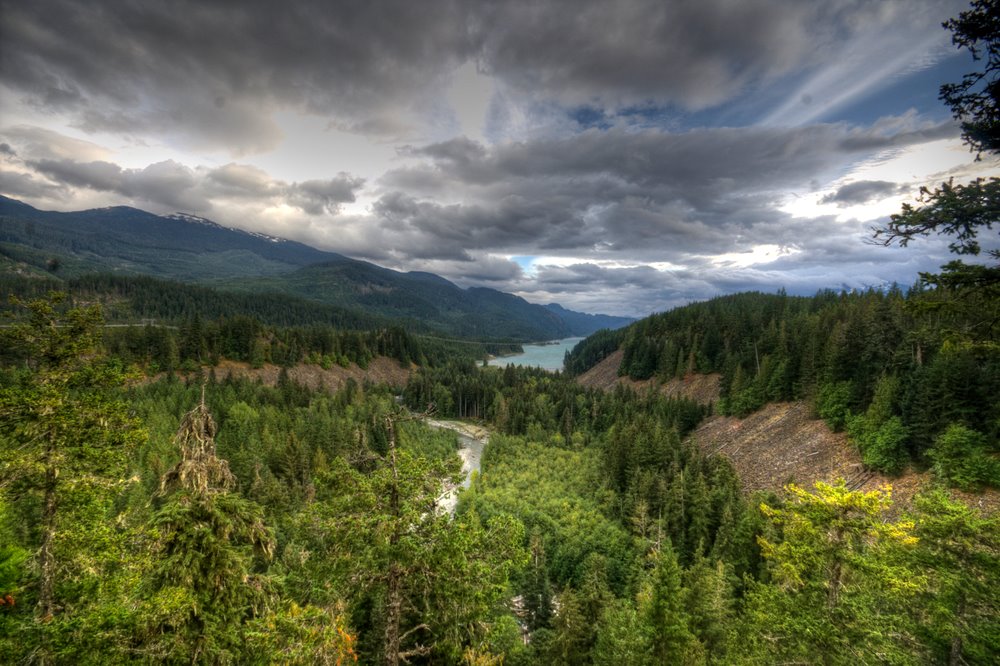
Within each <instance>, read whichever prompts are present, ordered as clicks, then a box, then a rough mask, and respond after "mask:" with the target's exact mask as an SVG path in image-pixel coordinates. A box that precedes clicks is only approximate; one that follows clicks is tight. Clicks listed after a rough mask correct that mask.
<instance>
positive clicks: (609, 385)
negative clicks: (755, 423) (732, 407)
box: [576, 350, 722, 405]
mask: <svg viewBox="0 0 1000 666" xmlns="http://www.w3.org/2000/svg"><path fill="white" fill-rule="evenodd" d="M623 355H624V352H623V351H621V350H618V351H615V352H612V353H611V355H610V356H608V357H606V358H605V359H604V360H602V361H600V362H599V363H598V364H597V365H595V366H594V367H592V368H591V369H590V370H587V371H586V372H585V373H583V374H582V375H580V376H578V377H577V378H576V381H577V383H579V384H580V385H581V386H585V387H587V388H596V389H601V390H605V391H607V390H611V389H613V388H615V387H616V386H626V387H628V388H632V389H636V390H640V391H642V390H648V389H649V388H651V387H656V388H657V390H658V391H659V392H660V393H662V394H663V395H666V396H670V397H678V398H687V399H689V400H694V401H695V402H699V403H701V404H703V405H707V404H710V403H714V402H717V401H718V400H719V381H720V380H721V378H722V376H721V375H719V374H718V373H712V374H707V375H702V374H690V375H686V376H684V377H683V378H679V379H678V378H677V377H671V378H670V379H668V380H667V381H665V382H660V381H659V380H656V379H652V378H650V379H642V380H639V379H632V378H631V377H623V376H621V375H620V374H618V373H619V370H620V369H621V363H622V357H623Z"/></svg>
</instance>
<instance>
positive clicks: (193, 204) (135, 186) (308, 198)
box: [5, 159, 364, 215]
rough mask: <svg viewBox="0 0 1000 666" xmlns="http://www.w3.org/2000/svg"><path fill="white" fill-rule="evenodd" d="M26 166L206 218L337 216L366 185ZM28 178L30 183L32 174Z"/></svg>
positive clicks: (165, 169)
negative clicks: (241, 207)
mask: <svg viewBox="0 0 1000 666" xmlns="http://www.w3.org/2000/svg"><path fill="white" fill-rule="evenodd" d="M25 165H26V166H27V167H29V168H31V169H33V170H34V171H35V173H37V174H41V175H44V176H45V177H46V178H47V179H49V180H50V181H53V182H54V183H57V184H58V185H59V186H62V187H64V188H65V187H69V188H81V189H86V190H93V191H97V192H110V193H114V194H117V195H120V196H122V197H125V198H126V199H128V200H129V201H131V202H133V203H138V204H143V203H147V204H148V203H152V204H156V205H157V206H158V207H159V208H161V209H169V210H183V211H193V212H198V213H202V214H211V213H212V211H213V209H214V208H216V207H217V206H218V207H225V206H226V205H227V204H250V205H254V206H257V207H258V208H264V207H267V206H270V205H274V204H285V205H288V206H294V207H295V208H298V209H299V210H301V211H302V212H304V213H305V214H307V215H323V214H336V213H337V212H338V211H339V207H340V205H341V204H343V203H348V202H352V201H354V200H355V192H356V191H357V190H358V189H360V188H361V187H362V186H363V185H364V179H361V178H357V177H355V176H352V175H350V174H347V173H340V174H338V175H337V176H335V177H334V178H329V179H324V180H308V181H303V182H295V183H286V182H283V181H280V180H276V179H274V178H271V177H270V176H269V175H268V174H267V173H265V172H263V171H261V170H260V169H257V168H256V167H252V166H247V165H240V164H227V165H225V166H222V167H218V168H216V169H192V168H190V167H187V166H185V165H183V164H179V163H178V162H175V161H173V160H165V161H162V162H157V163H155V164H151V165H149V166H147V167H145V168H142V169H125V168H122V167H121V166H119V165H117V164H114V163H112V162H107V161H103V160H95V161H91V162H79V161H76V160H72V159H40V160H29V161H27V162H25ZM24 175H25V176H26V177H28V178H29V181H30V174H24ZM36 180H37V179H36ZM29 181H25V180H23V179H22V180H19V181H18V182H20V183H22V189H23V187H24V185H23V183H25V182H29ZM5 187H7V186H6V184H5ZM12 191H13V190H12ZM22 193H23V192H22Z"/></svg>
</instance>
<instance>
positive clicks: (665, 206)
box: [0, 0, 998, 314]
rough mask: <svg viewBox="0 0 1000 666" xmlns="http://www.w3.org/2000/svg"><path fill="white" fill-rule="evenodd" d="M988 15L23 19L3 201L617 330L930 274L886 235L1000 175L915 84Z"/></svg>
mask: <svg viewBox="0 0 1000 666" xmlns="http://www.w3.org/2000/svg"><path fill="white" fill-rule="evenodd" d="M966 6H967V2H966V1H965V0H947V1H946V2H940V1H938V0H833V1H830V2H823V3H811V2H801V1H799V0H753V1H752V2H733V1H732V0H702V1H701V2H697V3H695V2H663V1H662V0H622V1H621V2H613V3H609V2H604V1H599V0H544V1H532V2H528V1H527V0H523V1H515V2H503V3H495V2H486V1H482V2H465V1H461V0H423V1H421V2H412V1H407V0H366V1H364V2H361V1H357V2H355V1H353V0H352V1H348V2H338V3H335V4H333V5H331V4H330V3H325V2H319V0H304V1H297V2H293V3H284V4H276V3H272V2H264V0H248V1H246V2H241V3H204V2H195V1H194V0H179V1H178V2H174V3H168V4H163V3H136V2H125V1H124V0H93V1H92V2H87V3H81V2H76V1H71V0H35V1H34V2H9V3H5V4H4V5H3V8H2V12H3V13H2V19H3V20H2V21H0V106H2V110H3V114H2V116H0V118H2V125H0V164H2V172H0V190H2V191H3V192H4V193H5V194H7V195H10V196H14V197H18V198H22V199H24V200H25V201H27V202H28V203H31V204H32V205H36V206H38V207H42V208H49V209H58V210H71V209H78V208H84V207H92V206H105V205H119V204H129V205H135V206H138V207H142V208H146V209H149V210H151V211H153V212H157V213H170V212H174V211H180V212H187V213H193V214H196V215H201V216H204V217H208V218H211V219H213V220H216V221H218V222H220V223H222V224H226V225H230V226H235V227H240V228H245V229H248V230H251V231H260V232H266V233H270V234H272V235H277V236H284V237H288V238H293V239H295V240H300V241H303V242H307V243H310V244H313V245H316V246H318V247H322V248H324V249H331V250H335V251H338V252H342V253H344V254H347V255H350V256H355V257H359V258H363V259H368V260H371V261H375V262H376V263H380V264H382V265H385V266H389V267H392V268H397V269H401V270H426V271H432V272H436V273H439V274H441V275H444V276H445V277H447V278H449V279H452V280H455V281H456V282H458V283H460V284H462V285H464V286H470V285H476V284H487V285H490V286H494V287H498V288H502V289H505V290H508V291H513V292H516V293H518V294H521V295H523V296H525V297H526V298H529V300H532V301H536V302H551V301H558V302H560V303H563V304H565V305H567V306H571V307H576V308H578V309H583V310H586V311H606V312H611V313H614V314H644V313H645V312H648V311H650V310H654V309H663V308H665V307H669V306H671V305H676V304H678V303H681V302H686V301H688V300H692V299H696V298H706V297H710V296H714V295H716V294H719V293H727V292H729V291H733V290H736V289H748V288H752V289H776V288H778V287H782V286H784V287H786V288H788V290H789V291H790V292H793V293H808V292H809V291H810V290H813V291H814V290H815V289H818V288H823V287H828V286H833V287H839V286H841V285H848V286H851V287H864V286H870V285H878V284H882V283H885V282H891V281H893V280H898V281H902V282H912V280H913V279H914V277H915V276H916V274H917V272H918V271H921V270H933V268H934V267H935V266H936V265H938V264H940V263H941V262H942V261H943V260H946V259H947V257H948V252H947V247H946V245H944V244H942V243H938V242H936V241H928V242H927V243H921V244H919V247H917V244H914V245H913V246H912V247H911V248H907V249H905V250H901V249H899V248H896V249H886V248H880V247H876V246H873V245H871V244H870V243H866V242H865V241H866V239H868V238H869V237H870V234H871V228H872V227H873V226H877V225H879V224H881V223H884V221H885V219H886V216H887V215H888V214H890V213H891V212H892V208H890V207H888V206H889V205H890V204H891V205H892V206H896V207H897V208H898V205H899V202H900V201H901V200H903V199H904V198H905V197H906V196H911V195H912V193H915V192H916V191H917V190H918V189H919V187H920V186H922V185H926V184H933V183H934V180H935V179H941V178H947V177H951V176H955V177H961V178H965V177H970V176H973V177H974V176H975V175H982V174H991V173H996V172H997V171H998V168H997V163H996V162H995V161H993V162H990V161H988V160H986V161H984V162H981V163H972V161H971V156H970V155H969V154H968V153H967V151H965V150H964V149H963V148H962V146H961V143H960V139H959V132H960V130H959V128H958V126H957V125H956V123H954V122H953V121H952V120H951V119H950V118H949V114H948V112H947V110H946V109H944V108H943V107H941V105H940V103H939V102H938V101H937V100H936V99H935V97H936V86H937V85H939V83H940V82H941V81H934V80H931V79H928V81H930V82H924V81H923V80H921V81H920V85H921V86H925V87H926V88H927V93H926V94H924V95H904V96H901V95H899V94H890V93H889V92H886V91H890V90H893V88H892V87H893V86H896V88H895V89H894V90H896V92H897V93H898V91H899V90H900V88H899V86H901V85H903V84H906V83H907V82H911V83H912V84H913V85H914V86H915V85H917V81H918V79H919V77H920V76H922V74H923V73H928V72H934V73H937V72H941V73H942V75H944V73H947V74H948V75H949V76H951V75H953V74H954V71H955V67H954V64H955V63H956V62H957V61H956V60H955V59H954V58H955V57H954V55H953V54H954V49H953V47H952V46H951V45H950V44H949V40H948V35H947V33H946V31H944V30H942V28H941V27H940V24H941V21H942V20H943V19H946V18H948V17H949V16H954V15H956V14H957V13H958V12H959V11H961V10H962V9H964V8H965V7H966ZM949 63H950V64H949ZM948 67H951V69H948ZM935 75H936V74H935ZM887 202H888V204H887Z"/></svg>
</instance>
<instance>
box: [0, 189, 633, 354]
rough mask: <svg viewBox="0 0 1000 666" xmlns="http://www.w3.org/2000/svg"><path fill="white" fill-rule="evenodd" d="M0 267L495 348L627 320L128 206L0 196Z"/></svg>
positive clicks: (546, 338) (580, 332)
mask: <svg viewBox="0 0 1000 666" xmlns="http://www.w3.org/2000/svg"><path fill="white" fill-rule="evenodd" d="M0 269H2V270H0V272H6V273H14V274H18V275H33V276H36V277H37V276H38V275H42V274H47V275H49V276H50V277H54V278H59V279H64V278H68V279H73V278H78V277H80V276H82V275H84V274H88V273H105V274H107V273H114V274H125V275H140V274H142V275H150V276H155V277H159V278H169V279H172V280H180V281H184V282H202V283H208V284H210V285H211V286H214V287H216V288H223V289H225V290H227V291H238V292H241V293H243V294H253V296H252V297H245V298H251V299H256V298H258V295H259V294H264V295H265V298H270V299H271V300H272V301H273V300H274V298H275V296H278V297H279V298H288V297H292V298H294V299H296V300H308V301H312V302H315V303H318V304H320V305H321V306H325V307H327V308H336V309H338V310H340V311H341V314H340V317H341V318H342V319H346V318H348V317H353V318H354V319H356V320H362V319H364V318H366V317H368V318H371V319H374V320H379V319H382V320H387V319H392V320H395V322H396V323H405V324H406V325H415V326H416V327H418V328H420V329H425V330H433V331H437V332H438V333H440V334H443V335H451V336H464V337H475V338H489V339H493V340H496V339H511V340H518V341H537V340H552V339H557V338H564V337H568V336H575V335H589V334H590V333H593V332H594V331H596V330H598V329H600V328H604V327H615V326H623V325H625V324H627V323H629V322H631V321H632V320H631V319H628V318H624V317H608V316H606V315H590V314H585V313H580V312H573V311H571V310H567V309H565V308H562V307H561V306H559V305H557V304H550V305H547V306H542V305H537V304H534V303H529V302H527V301H525V300H524V299H523V298H520V297H518V296H514V295H513V294H507V293H504V292H501V291H497V290H495V289H487V288H481V287H480V288H470V289H462V288H460V287H458V286H457V285H455V284H453V283H451V282H449V281H448V280H446V279H444V278H442V277H440V276H437V275H434V274H431V273H425V272H419V271H414V272H409V273H403V272H400V271H395V270H391V269H388V268H383V267H381V266H377V265H375V264H372V263H369V262H366V261H359V260H356V259H351V258H348V257H345V256H343V255H340V254H336V253H333V252H324V251H320V250H317V249H315V248H312V247H309V246H307V245H304V244H302V243H297V242H295V241H289V240H285V239H282V238H275V237H271V236H265V235H261V234H254V233H249V232H246V231H241V230H239V229H230V228H227V227H223V226H220V225H218V224H216V223H214V222H212V221H211V220H206V219H203V218H198V217H193V216H190V215H182V214H175V215H169V216H160V215H154V214H152V213H148V212H146V211H142V210H138V209H135V208H129V207H125V206H119V207H114V208H101V209H94V210H86V211H78V212H71V213H58V212H49V211H41V210H37V209H35V208H32V207H31V206H28V205H26V204H24V203H21V202H19V201H16V200H14V199H9V198H6V197H0ZM338 325H342V322H338Z"/></svg>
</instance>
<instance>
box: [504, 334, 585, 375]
mask: <svg viewBox="0 0 1000 666" xmlns="http://www.w3.org/2000/svg"><path fill="white" fill-rule="evenodd" d="M580 340H583V338H564V339H562V340H552V341H551V342H546V343H543V344H538V345H523V347H524V352H523V353H521V354H513V355H511V356H501V357H499V358H493V359H490V360H489V362H488V364H489V365H498V366H500V367H501V368H502V367H505V366H507V365H508V364H513V365H523V366H528V367H532V368H542V369H543V370H562V369H563V357H565V356H566V352H568V351H569V350H570V349H572V348H573V347H575V346H576V343H578V342H579V341H580Z"/></svg>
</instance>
